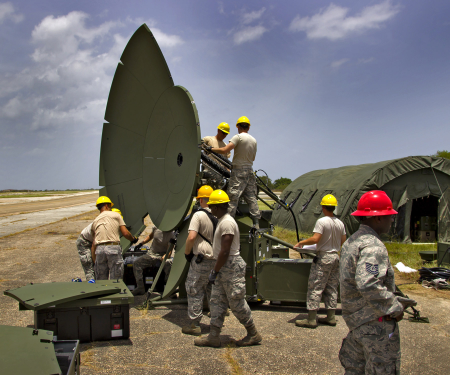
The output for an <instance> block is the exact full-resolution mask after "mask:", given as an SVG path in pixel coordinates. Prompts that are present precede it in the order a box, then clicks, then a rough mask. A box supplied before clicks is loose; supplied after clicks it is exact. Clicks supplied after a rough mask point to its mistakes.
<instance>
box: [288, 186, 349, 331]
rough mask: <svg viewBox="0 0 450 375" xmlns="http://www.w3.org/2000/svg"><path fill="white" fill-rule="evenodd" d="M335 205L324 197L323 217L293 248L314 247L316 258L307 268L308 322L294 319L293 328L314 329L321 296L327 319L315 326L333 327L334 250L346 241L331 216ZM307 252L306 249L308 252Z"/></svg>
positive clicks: (336, 258) (336, 275)
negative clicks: (309, 269) (311, 232)
mask: <svg viewBox="0 0 450 375" xmlns="http://www.w3.org/2000/svg"><path fill="white" fill-rule="evenodd" d="M337 204H338V203H337V200H336V198H335V197H334V196H333V195H331V194H327V195H325V196H324V197H323V198H322V201H321V202H320V205H321V206H322V212H323V214H324V217H322V218H320V219H319V220H317V222H316V225H315V227H314V231H313V232H314V235H313V236H312V237H310V238H308V239H306V240H303V241H300V242H299V243H298V244H297V245H295V246H296V247H300V248H301V247H302V246H303V245H313V244H317V255H316V256H315V258H314V260H313V264H312V265H311V271H310V273H309V280H308V294H307V302H306V308H307V309H308V319H304V320H296V321H295V325H296V326H298V327H306V328H316V327H317V321H316V316H317V311H318V310H319V306H320V301H321V299H322V294H323V296H324V302H325V308H326V309H327V317H326V318H319V323H322V324H327V325H330V326H335V325H336V318H335V311H336V307H337V298H338V286H339V255H338V251H339V249H340V248H341V246H342V244H343V243H344V242H345V240H346V234H345V227H344V223H343V222H342V221H340V220H339V219H338V218H337V217H335V216H334V214H333V212H334V210H335V208H336V206H337ZM310 251H311V250H309V249H308V252H310Z"/></svg>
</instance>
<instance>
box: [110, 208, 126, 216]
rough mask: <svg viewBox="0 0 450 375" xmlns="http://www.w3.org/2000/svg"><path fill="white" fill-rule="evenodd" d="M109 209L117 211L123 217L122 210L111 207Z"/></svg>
mask: <svg viewBox="0 0 450 375" xmlns="http://www.w3.org/2000/svg"><path fill="white" fill-rule="evenodd" d="M111 211H114V212H117V213H118V214H119V215H120V216H122V218H123V215H122V211H120V210H119V209H118V208H113V209H112V210H111Z"/></svg>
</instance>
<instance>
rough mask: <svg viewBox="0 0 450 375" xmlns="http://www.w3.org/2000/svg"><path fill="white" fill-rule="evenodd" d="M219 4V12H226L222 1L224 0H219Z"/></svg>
mask: <svg viewBox="0 0 450 375" xmlns="http://www.w3.org/2000/svg"><path fill="white" fill-rule="evenodd" d="M217 5H218V6H219V13H220V14H225V7H224V5H223V2H222V1H219V2H218V3H217Z"/></svg>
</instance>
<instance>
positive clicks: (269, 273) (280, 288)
mask: <svg viewBox="0 0 450 375" xmlns="http://www.w3.org/2000/svg"><path fill="white" fill-rule="evenodd" d="M311 264H312V259H283V258H269V259H266V260H263V261H260V262H258V263H257V273H258V283H257V292H258V298H259V299H261V300H270V301H286V302H305V301H306V294H307V292H308V278H309V271H310V269H311Z"/></svg>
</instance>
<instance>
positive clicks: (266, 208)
mask: <svg viewBox="0 0 450 375" xmlns="http://www.w3.org/2000/svg"><path fill="white" fill-rule="evenodd" d="M264 200H265V201H266V202H267V203H269V204H270V205H273V204H274V203H275V202H274V201H273V200H270V199H264ZM258 208H259V209H260V210H270V208H269V207H267V206H266V205H265V204H264V203H263V202H261V201H260V200H259V199H258Z"/></svg>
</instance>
